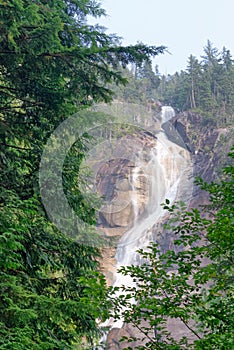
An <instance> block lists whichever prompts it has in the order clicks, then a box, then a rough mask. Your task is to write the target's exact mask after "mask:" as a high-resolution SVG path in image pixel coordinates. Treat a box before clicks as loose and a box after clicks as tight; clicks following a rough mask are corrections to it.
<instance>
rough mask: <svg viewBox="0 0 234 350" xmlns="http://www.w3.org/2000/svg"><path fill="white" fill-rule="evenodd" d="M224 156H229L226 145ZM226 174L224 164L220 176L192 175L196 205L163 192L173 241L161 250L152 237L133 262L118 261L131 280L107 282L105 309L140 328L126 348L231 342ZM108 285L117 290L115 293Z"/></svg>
mask: <svg viewBox="0 0 234 350" xmlns="http://www.w3.org/2000/svg"><path fill="white" fill-rule="evenodd" d="M230 156H231V157H232V159H233V158H234V151H233V150H232V152H231V153H230ZM233 178H234V167H233V165H231V166H229V167H226V168H225V169H224V178H223V180H222V181H221V182H220V183H213V182H212V183H210V184H207V183H205V182H204V181H202V180H197V184H199V185H200V186H201V188H202V189H203V190H205V191H207V192H208V193H209V196H210V204H209V205H207V206H204V207H203V208H202V209H201V210H198V209H191V210H189V211H186V210H185V208H184V207H183V206H182V207H181V206H180V205H179V204H178V205H176V204H175V205H172V206H170V205H169V201H168V200H167V201H166V204H165V205H164V208H165V209H166V210H168V211H169V212H170V213H171V220H170V221H169V224H168V225H167V230H170V232H172V233H173V235H174V243H175V249H174V250H168V251H167V252H162V251H160V249H159V247H158V245H157V244H156V243H152V244H151V245H150V246H149V247H148V250H147V251H142V250H139V254H140V255H141V258H142V259H143V261H144V263H143V264H142V265H141V266H129V267H122V268H121V269H120V272H121V273H122V274H123V275H129V276H131V277H132V279H133V281H135V282H136V287H128V286H122V287H121V288H117V287H115V288H114V289H112V290H111V295H113V296H114V297H112V302H113V317H114V318H116V319H118V318H120V317H121V318H122V319H124V321H125V322H126V323H130V324H132V325H133V326H134V327H135V328H136V329H138V331H139V332H140V333H141V334H142V336H141V337H140V338H138V340H139V341H140V344H141V345H139V346H138V347H134V349H190V348H191V349H217V350H220V349H223V350H229V349H232V347H233V343H234V337H233V329H234V312H233V301H234V294H233V292H234V277H233V276H234V274H233V273H234V270H233V268H234V264H233V256H234V239H233V237H234V235H233V234H234V221H233V215H234V200H233V190H234V187H233V185H234V181H233V180H234V179H233ZM116 290H120V291H121V295H120V296H119V297H118V298H116V296H115V293H116ZM133 300H134V302H133ZM170 319H176V322H177V327H178V329H179V328H180V327H181V325H183V326H184V328H185V330H187V335H186V336H184V337H182V338H181V339H179V340H178V338H177V339H176V338H175V335H176V334H175V333H174V332H172V334H171V332H170V331H169V329H168V322H170ZM173 333H174V334H173ZM191 337H192V338H191ZM191 339H193V341H192V342H191ZM133 340H134V339H131V338H130V339H129V341H130V342H131V341H133ZM127 349H132V348H131V347H128V348H127Z"/></svg>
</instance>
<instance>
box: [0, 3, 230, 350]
mask: <svg viewBox="0 0 234 350" xmlns="http://www.w3.org/2000/svg"><path fill="white" fill-rule="evenodd" d="M104 14H105V12H104V10H102V9H101V8H100V5H99V2H98V1H95V0H92V1H91V0H70V1H67V0H58V1H44V0H38V1H29V0H12V1H4V2H1V4H0V21H1V27H0V34H1V36H0V93H1V95H0V125H1V144H0V167H1V194H0V217H1V234H0V291H1V295H0V349H14V350H19V349H32V350H34V349H35V350H36V349H38V350H39V349H40V350H41V349H54V350H55V349H94V348H95V344H97V342H98V339H99V338H100V336H101V334H102V330H101V329H100V326H99V325H98V324H100V321H104V320H106V319H108V318H109V317H110V316H111V315H113V312H114V313H115V315H114V317H116V318H118V317H120V316H118V315H117V313H116V312H117V310H118V309H119V307H120V306H118V305H117V304H116V303H117V300H116V299H115V300H113V298H112V296H111V293H112V291H111V290H108V289H107V287H106V283H105V279H104V277H103V275H102V274H101V273H100V272H99V268H98V258H99V255H100V252H99V250H98V249H97V248H96V246H95V245H91V244H89V245H87V244H81V242H80V240H78V239H77V237H78V236H79V235H80V234H81V228H80V227H79V225H77V224H76V223H75V224H74V223H73V225H70V223H68V228H69V229H70V232H69V234H67V233H66V234H64V232H61V231H60V230H59V229H58V228H57V227H56V226H55V225H54V224H53V223H52V222H51V220H50V218H49V217H48V215H47V213H46V211H45V209H44V207H43V205H42V201H41V194H40V190H39V164H40V160H41V156H42V153H43V149H44V146H45V144H46V142H47V140H48V138H49V136H50V135H51V133H53V131H54V130H55V129H56V128H57V127H58V126H59V125H60V124H61V123H62V122H63V121H64V120H66V118H68V117H70V116H72V115H74V114H76V113H77V112H79V113H77V114H76V115H77V126H78V127H79V126H80V127H81V126H82V125H83V123H90V124H91V125H92V124H95V122H97V121H98V120H99V118H102V120H103V118H105V116H103V115H101V114H100V113H94V112H93V113H91V112H88V113H87V112H86V111H87V108H88V107H90V106H92V105H94V104H96V103H100V102H105V103H107V102H110V101H111V100H112V99H113V98H117V99H120V100H123V101H128V102H137V103H142V104H147V103H148V101H151V102H152V101H153V102H152V103H154V101H161V103H166V104H171V105H172V106H173V107H175V108H176V109H177V110H178V111H184V110H187V109H192V110H196V111H198V112H201V113H204V115H205V116H206V117H207V118H208V122H209V123H215V124H217V125H229V124H230V123H231V118H232V117H233V113H234V62H233V60H232V57H231V54H230V52H229V51H228V50H227V49H223V51H222V52H221V53H220V52H218V50H217V49H216V48H214V47H213V46H212V44H211V43H210V42H208V43H207V46H206V47H205V49H204V52H205V54H204V57H203V58H202V61H201V62H199V61H198V60H197V59H196V58H195V57H194V56H190V57H189V63H188V67H187V68H186V70H185V71H182V72H180V73H176V74H175V75H173V76H167V77H165V76H160V74H159V72H158V71H157V69H156V71H155V72H154V71H153V69H152V63H151V58H153V57H155V56H157V55H158V54H161V53H163V51H164V50H165V48H164V47H162V46H159V47H158V46H146V45H144V44H141V43H139V44H137V45H135V46H127V47H124V46H122V45H121V42H120V39H119V38H118V37H117V36H115V35H107V34H106V33H105V30H104V29H103V28H102V27H100V26H98V25H95V26H92V25H89V24H88V21H87V17H88V16H93V17H95V18H99V17H100V16H102V15H104ZM129 67H131V68H129ZM66 137H67V135H64V139H66ZM88 145H89V135H87V134H84V135H80V137H79V138H78V139H77V140H76V144H75V148H74V149H72V150H71V151H70V152H69V154H68V156H67V159H66V162H65V164H64V169H63V184H64V188H65V190H64V191H65V193H66V195H67V198H68V200H69V203H71V205H72V206H73V209H74V211H75V213H76V215H77V216H78V217H79V218H81V219H82V220H83V221H84V222H86V223H87V224H88V227H89V230H90V234H92V235H94V236H95V225H96V220H97V213H96V211H95V209H94V208H93V207H91V206H90V205H89V204H87V201H86V199H85V198H84V196H83V192H82V191H81V186H82V185H83V181H85V180H84V179H83V178H82V176H80V175H79V166H80V164H81V162H82V160H83V159H84V158H85V152H86V150H87V148H88ZM225 174H226V175H225V176H226V177H227V178H226V180H225V181H224V182H222V183H221V184H219V185H218V184H213V185H210V187H209V186H208V185H205V184H201V186H203V187H204V189H205V190H207V191H208V192H209V193H210V196H211V199H212V201H211V206H212V204H213V206H212V208H211V209H210V210H211V211H212V213H213V216H214V218H215V219H214V220H213V221H212V220H211V221H209V222H204V221H203V218H201V217H200V216H199V215H198V214H197V212H193V214H189V213H188V214H184V215H185V217H184V218H183V220H184V221H183V222H184V225H185V226H186V225H187V226H186V227H185V232H186V233H188V232H190V231H192V232H193V230H195V228H197V227H201V226H202V229H203V231H205V230H207V231H208V233H209V239H208V241H209V242H210V244H208V245H207V247H208V248H206V249H204V251H200V250H199V249H197V250H195V251H192V253H191V256H189V255H188V256H186V257H184V256H181V255H179V256H178V257H175V256H173V257H172V258H173V259H174V260H173V259H172V258H170V256H169V255H168V256H169V263H178V261H179V262H181V261H182V260H183V259H185V260H186V259H187V260H186V261H189V262H191V266H195V265H196V266H198V265H199V264H197V263H196V262H195V260H196V259H195V260H194V252H195V253H196V254H207V255H208V257H209V259H211V261H213V263H212V262H211V264H210V265H209V266H208V267H207V269H205V270H201V271H199V273H197V270H196V269H195V270H194V271H195V272H194V271H191V268H190V267H189V266H188V264H187V265H185V266H186V268H187V270H186V271H185V270H183V271H182V275H183V273H185V274H186V278H187V276H188V274H191V273H193V272H194V273H197V281H198V285H199V290H200V287H201V286H204V285H205V284H206V283H207V281H212V282H214V284H212V288H211V289H210V291H209V292H207V294H206V295H205V294H202V296H201V295H200V294H199V296H198V297H197V298H196V297H195V296H194V298H193V300H191V299H189V298H188V304H189V305H190V309H189V313H190V316H191V314H195V316H196V318H195V319H196V322H197V323H199V327H200V328H202V327H203V326H204V327H205V329H206V331H205V332H204V336H203V337H202V336H199V338H198V340H197V343H196V344H197V345H196V349H227V350H228V349H231V347H230V346H231V345H230V344H231V342H232V340H233V335H232V329H233V320H234V315H233V312H232V311H231V307H230V305H231V303H232V301H233V260H232V259H233V258H232V256H233V254H232V253H233V199H232V190H233V183H232V182H231V181H230V180H229V178H230V177H231V176H233V168H231V167H230V168H228V169H226V170H225ZM48 186H50V178H48ZM165 207H167V206H165ZM166 209H168V208H166ZM183 210H185V209H183ZM207 210H208V209H207ZM217 213H218V214H217ZM62 215H63V213H62V211H61V217H62ZM188 217H190V218H192V224H191V225H190V226H189V224H188V223H187V224H186V222H188V220H187V219H186V218H188ZM199 225H200V226H199ZM181 227H182V226H181ZM194 227H195V228H194ZM86 234H89V232H86ZM183 234H185V233H184V231H183ZM196 239H198V237H197V236H195V238H194V242H195V241H196ZM186 240H189V238H188V236H187V235H185V241H184V242H185V244H186ZM194 242H192V243H194ZM220 242H221V243H222V244H221V245H220ZM188 244H191V242H190V241H189V243H188ZM209 248H210V249H209ZM154 254H156V253H154ZM164 258H165V257H162V259H164ZM178 259H179V260H178ZM181 259H182V260H181ZM198 260H199V259H198ZM160 262H161V261H160ZM165 268H167V267H165ZM160 269H162V267H161V266H159V271H161V270H160ZM179 272H180V271H179ZM133 273H135V272H134V271H133ZM137 273H139V271H137ZM160 273H161V272H160ZM160 276H161V275H160V274H159V275H158V276H156V277H155V278H156V279H157V278H160ZM137 277H138V276H137ZM221 277H222V278H221ZM149 281H150V283H151V282H152V280H147V283H149ZM177 282H178V281H176V282H175V281H173V283H177ZM152 283H153V282H152ZM179 283H180V284H179ZM181 284H183V279H181V280H180V282H178V286H179V287H180V290H181ZM165 288H166V287H165ZM165 290H166V289H165ZM169 291H170V292H171V289H169ZM190 292H191V290H189V287H188V291H187V295H189V293H190ZM192 292H194V290H192ZM172 293H174V292H172ZM194 295H195V294H194ZM178 297H179V296H178ZM122 302H123V299H122V300H120V304H121V303H122ZM167 302H169V301H168V300H167ZM171 302H172V303H173V299H171ZM126 303H127V301H126ZM120 304H119V305H120ZM139 305H140V306H141V307H142V310H143V309H146V308H147V307H148V305H146V304H144V303H143V304H139ZM204 305H205V308H203V306H204ZM162 308H164V309H163V310H162V309H161V311H160V310H159V309H155V310H154V313H155V314H156V315H158V318H157V317H156V318H157V320H162V319H163V318H164V317H165V316H172V317H177V316H178V314H176V312H178V313H179V317H182V318H183V317H184V318H188V317H189V315H188V313H187V314H184V316H183V315H182V314H181V312H182V311H181V310H180V309H177V311H176V312H175V313H174V314H173V313H171V312H170V310H171V309H170V307H168V308H167V307H166V306H163V304H162ZM148 309H149V310H152V305H151V306H149V308H148ZM112 310H114V311H112ZM219 310H221V311H222V312H221V311H219ZM137 312H138V313H136V316H139V315H140V316H144V315H143V314H142V313H141V311H139V309H138V310H137ZM160 312H161V313H160ZM129 315H130V314H129ZM129 315H128V317H126V322H135V321H134V320H133V319H131V317H129ZM181 315H182V316H181ZM139 318H140V317H139ZM149 322H151V320H149ZM157 322H158V321H157ZM159 323H160V322H158V323H155V324H153V325H151V323H150V325H151V327H153V326H155V327H158V331H160V327H161V326H160V324H159ZM136 324H138V325H139V323H138V320H137V321H136ZM194 332H195V331H194ZM166 336H167V335H166ZM168 337H169V336H168ZM169 338H170V337H169ZM169 338H168V339H169ZM209 343H210V344H211V346H210V347H209V346H208V344H209ZM165 344H167V345H166V346H168V347H165ZM184 344H185V345H184ZM204 344H205V345H204ZM147 346H148V347H142V349H144V348H146V349H167V348H168V349H169V348H170V349H181V348H183V347H182V346H190V345H188V343H187V342H186V340H184V342H182V343H181V344H175V343H174V342H170V339H169V340H168V342H167V341H166V340H165V338H163V339H162V338H161V337H159V336H157V337H155V339H154V340H153V341H151V344H150V345H147ZM163 346H164V347H163ZM204 346H205V347H204ZM140 348H141V347H139V349H140ZM187 348H188V347H187Z"/></svg>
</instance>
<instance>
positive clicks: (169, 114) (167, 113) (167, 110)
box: [161, 106, 175, 124]
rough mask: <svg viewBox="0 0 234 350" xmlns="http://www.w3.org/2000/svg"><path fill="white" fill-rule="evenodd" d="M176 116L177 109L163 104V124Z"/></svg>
mask: <svg viewBox="0 0 234 350" xmlns="http://www.w3.org/2000/svg"><path fill="white" fill-rule="evenodd" d="M174 116H175V111H174V109H173V108H172V107H171V106H162V113H161V118H162V121H161V124H163V123H166V122H167V121H168V120H170V119H172V118H173V117H174Z"/></svg>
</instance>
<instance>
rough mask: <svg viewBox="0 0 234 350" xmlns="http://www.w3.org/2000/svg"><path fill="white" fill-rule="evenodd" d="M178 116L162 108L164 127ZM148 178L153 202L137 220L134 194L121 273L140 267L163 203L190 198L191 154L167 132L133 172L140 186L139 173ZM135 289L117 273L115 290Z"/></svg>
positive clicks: (119, 261) (120, 252)
mask: <svg viewBox="0 0 234 350" xmlns="http://www.w3.org/2000/svg"><path fill="white" fill-rule="evenodd" d="M174 115H175V112H174V110H173V108H172V107H170V106H164V107H162V114H161V124H163V123H165V122H167V121H168V120H170V119H171V118H172V117H173V116H174ZM141 167H143V168H144V169H143V171H144V173H145V174H147V176H148V179H149V183H150V194H149V201H148V204H147V207H146V210H145V213H144V215H143V217H141V216H139V217H136V215H137V213H138V212H139V208H138V207H137V205H138V203H137V202H136V199H137V195H136V193H133V195H132V196H133V197H132V203H134V204H133V205H134V213H135V219H134V224H133V226H132V228H131V229H130V230H129V231H127V232H126V233H125V234H124V235H123V236H122V238H121V239H120V241H119V243H118V247H117V251H116V261H117V269H119V268H120V267H121V266H128V265H136V264H139V263H140V261H139V255H138V254H137V253H136V251H137V250H138V249H139V248H143V249H147V246H148V245H149V243H150V241H151V240H152V227H153V226H154V225H155V224H156V223H157V222H158V221H159V220H160V219H162V217H163V216H164V215H165V211H164V210H163V209H162V206H161V203H163V202H165V199H166V198H167V199H169V200H170V202H171V203H173V202H174V201H175V200H177V199H180V195H183V200H185V197H184V196H185V194H186V192H187V195H188V196H189V193H188V191H187V189H188V188H189V186H188V184H190V183H191V160H190V155H189V152H188V151H187V150H185V149H184V148H182V147H180V146H178V145H176V144H175V143H173V142H171V141H170V140H169V139H168V138H167V136H166V134H165V133H164V131H162V130H161V131H160V132H159V133H158V134H157V144H156V146H155V147H154V148H153V149H152V150H151V154H150V157H149V161H148V163H147V164H146V165H145V164H143V162H140V159H139V163H138V165H137V167H136V168H135V170H134V171H133V177H132V178H133V183H135V182H136V179H137V174H138V173H139V169H140V168H141ZM121 285H124V286H135V283H134V282H133V280H132V278H131V277H130V276H123V275H122V274H121V273H118V272H117V273H116V276H115V282H114V286H118V287H120V286H121ZM109 325H111V327H112V328H121V327H122V325H123V321H122V320H119V321H117V322H114V323H112V324H111V322H110V323H109Z"/></svg>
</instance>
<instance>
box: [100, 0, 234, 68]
mask: <svg viewBox="0 0 234 350" xmlns="http://www.w3.org/2000/svg"><path fill="white" fill-rule="evenodd" d="M100 1H101V3H102V7H103V8H104V9H106V12H107V14H108V17H106V18H105V19H103V20H100V19H99V20H98V23H99V24H101V25H104V26H105V27H107V28H108V31H107V32H110V33H116V34H118V35H119V36H121V37H122V38H123V44H135V43H136V42H137V41H142V42H144V43H145V44H149V45H157V46H159V45H165V46H167V47H168V50H169V51H170V53H171V55H170V54H167V53H165V54H164V55H160V57H158V58H157V59H156V60H155V61H154V65H155V64H158V65H159V71H160V73H162V74H173V73H175V72H176V71H180V70H181V69H185V68H186V65H187V59H188V56H189V55H190V54H193V55H195V56H196V57H197V58H200V56H201V55H202V54H203V47H204V46H205V45H206V42H207V40H208V39H209V40H211V42H212V43H213V44H214V46H215V47H217V48H218V49H219V50H221V49H222V48H223V46H225V47H226V48H227V49H229V50H230V51H231V53H232V55H233V56H234V0H220V1H218V0H144V1H143V0H100Z"/></svg>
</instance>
